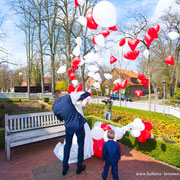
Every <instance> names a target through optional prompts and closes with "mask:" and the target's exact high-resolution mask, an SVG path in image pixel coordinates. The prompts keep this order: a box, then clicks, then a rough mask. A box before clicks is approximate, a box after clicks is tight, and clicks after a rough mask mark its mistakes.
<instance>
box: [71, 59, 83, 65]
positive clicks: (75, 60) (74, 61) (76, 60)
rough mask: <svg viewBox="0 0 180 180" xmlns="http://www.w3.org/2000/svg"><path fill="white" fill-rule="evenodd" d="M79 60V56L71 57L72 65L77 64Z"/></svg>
mask: <svg viewBox="0 0 180 180" xmlns="http://www.w3.org/2000/svg"><path fill="white" fill-rule="evenodd" d="M80 62H81V58H80V57H76V58H74V59H73V61H72V65H74V66H78V65H79V63H80Z"/></svg>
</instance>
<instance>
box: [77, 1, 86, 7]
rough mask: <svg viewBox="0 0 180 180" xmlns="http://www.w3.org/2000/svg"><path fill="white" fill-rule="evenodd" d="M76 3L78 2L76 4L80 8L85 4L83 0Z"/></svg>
mask: <svg viewBox="0 0 180 180" xmlns="http://www.w3.org/2000/svg"><path fill="white" fill-rule="evenodd" d="M77 1H78V4H79V5H80V6H83V5H84V3H85V0H77Z"/></svg>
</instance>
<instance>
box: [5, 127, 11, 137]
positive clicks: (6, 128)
mask: <svg viewBox="0 0 180 180" xmlns="http://www.w3.org/2000/svg"><path fill="white" fill-rule="evenodd" d="M5 133H6V134H7V135H8V134H10V130H9V127H8V126H5Z"/></svg>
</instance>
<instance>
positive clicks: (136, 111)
mask: <svg viewBox="0 0 180 180" xmlns="http://www.w3.org/2000/svg"><path fill="white" fill-rule="evenodd" d="M99 106H100V107H105V105H103V104H100V105H99ZM112 109H115V110H119V111H122V112H130V113H132V114H134V115H138V116H139V115H140V116H149V117H151V118H156V119H160V120H163V121H167V122H172V123H176V124H180V119H179V118H177V117H174V116H172V115H169V114H167V115H163V114H162V113H157V112H149V111H145V110H139V109H131V108H125V107H118V106H112Z"/></svg>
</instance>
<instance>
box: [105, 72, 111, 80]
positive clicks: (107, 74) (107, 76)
mask: <svg viewBox="0 0 180 180" xmlns="http://www.w3.org/2000/svg"><path fill="white" fill-rule="evenodd" d="M104 77H105V78H106V79H112V75H111V74H109V73H105V74H104Z"/></svg>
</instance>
